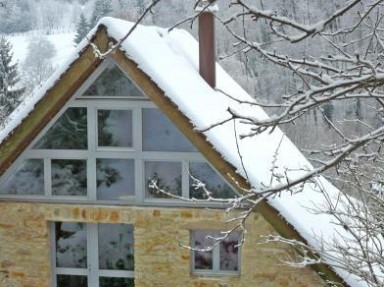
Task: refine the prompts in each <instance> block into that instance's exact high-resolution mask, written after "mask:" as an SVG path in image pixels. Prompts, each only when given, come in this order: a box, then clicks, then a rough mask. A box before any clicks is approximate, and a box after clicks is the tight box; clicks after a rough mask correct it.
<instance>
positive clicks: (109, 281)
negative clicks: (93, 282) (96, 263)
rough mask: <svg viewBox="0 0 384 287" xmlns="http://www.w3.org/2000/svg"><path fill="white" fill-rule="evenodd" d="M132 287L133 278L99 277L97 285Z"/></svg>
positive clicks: (104, 286)
mask: <svg viewBox="0 0 384 287" xmlns="http://www.w3.org/2000/svg"><path fill="white" fill-rule="evenodd" d="M113 286H116V287H134V286H135V280H134V279H133V278H113V277H100V285H99V287H113Z"/></svg>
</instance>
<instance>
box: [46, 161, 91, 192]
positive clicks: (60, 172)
mask: <svg viewBox="0 0 384 287" xmlns="http://www.w3.org/2000/svg"><path fill="white" fill-rule="evenodd" d="M51 166H52V194H53V195H78V196H81V195H82V196H86V195H87V164H86V161H85V160H67V159H66V160H64V159H55V160H52V163H51Z"/></svg>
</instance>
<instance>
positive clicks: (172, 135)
mask: <svg viewBox="0 0 384 287" xmlns="http://www.w3.org/2000/svg"><path fill="white" fill-rule="evenodd" d="M143 150H145V151H174V152H197V150H196V148H195V147H194V146H193V145H192V144H191V143H190V141H189V140H188V139H187V138H186V137H185V136H184V135H183V134H182V133H181V132H180V131H179V130H178V129H177V127H176V126H175V125H174V124H173V123H172V122H171V121H170V120H169V119H168V118H167V117H166V116H165V115H163V114H162V112H161V111H160V110H158V109H143Z"/></svg>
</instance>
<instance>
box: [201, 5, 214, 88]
mask: <svg viewBox="0 0 384 287" xmlns="http://www.w3.org/2000/svg"><path fill="white" fill-rule="evenodd" d="M210 2H211V1H208V0H202V1H200V5H198V6H197V7H196V12H199V13H200V15H199V71H200V75H201V76H202V77H203V79H204V80H205V81H206V82H207V83H208V84H209V85H210V86H211V87H212V88H215V87H216V67H215V65H216V48H215V17H214V15H213V12H214V11H217V10H218V8H217V4H213V5H212V4H211V5H210V6H208V5H209V3H210Z"/></svg>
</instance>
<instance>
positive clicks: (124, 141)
mask: <svg viewBox="0 0 384 287" xmlns="http://www.w3.org/2000/svg"><path fill="white" fill-rule="evenodd" d="M97 124H98V125H97V126H98V145H99V146H105V147H108V146H109V147H112V146H113V147H132V111H127V110H98V111H97Z"/></svg>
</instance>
